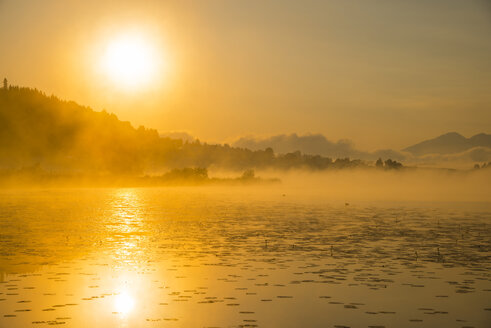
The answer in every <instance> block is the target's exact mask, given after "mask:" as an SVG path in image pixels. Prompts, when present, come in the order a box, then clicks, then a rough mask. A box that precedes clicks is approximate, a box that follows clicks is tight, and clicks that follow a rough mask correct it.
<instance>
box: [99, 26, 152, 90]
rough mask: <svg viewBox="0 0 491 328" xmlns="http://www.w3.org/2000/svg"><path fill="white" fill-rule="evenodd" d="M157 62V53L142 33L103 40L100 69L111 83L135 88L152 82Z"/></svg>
mask: <svg viewBox="0 0 491 328" xmlns="http://www.w3.org/2000/svg"><path fill="white" fill-rule="evenodd" d="M160 63H161V54H159V51H158V49H157V48H156V47H155V46H154V45H153V44H152V42H151V41H150V40H148V39H147V38H146V37H144V36H142V35H135V34H128V35H121V36H118V37H116V38H114V39H111V40H110V41H109V42H108V43H107V45H106V47H105V51H104V54H103V56H102V60H101V66H102V67H101V68H102V71H103V72H104V74H105V75H106V77H107V78H108V79H109V80H110V81H111V82H112V83H114V84H115V85H117V86H119V87H124V88H131V89H138V88H142V87H145V86H148V85H149V84H150V83H152V82H154V81H155V79H156V78H157V76H158V74H159V71H160V68H161V67H160V66H161V65H160Z"/></svg>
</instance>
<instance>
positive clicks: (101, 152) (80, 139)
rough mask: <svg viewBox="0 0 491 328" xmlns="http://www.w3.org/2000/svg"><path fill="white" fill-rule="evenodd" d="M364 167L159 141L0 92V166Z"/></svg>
mask: <svg viewBox="0 0 491 328" xmlns="http://www.w3.org/2000/svg"><path fill="white" fill-rule="evenodd" d="M360 165H364V164H363V163H362V162H361V161H358V160H349V159H337V160H335V161H333V160H331V159H330V158H327V157H322V156H315V155H303V154H301V153H300V152H294V153H289V154H285V155H280V156H278V155H275V154H274V151H273V150H272V149H271V148H268V149H265V150H257V151H251V150H249V149H244V148H234V147H230V146H228V145H208V144H202V143H200V142H199V141H196V142H192V143H188V142H183V141H182V140H180V139H171V138H161V137H159V135H158V133H157V131H156V130H152V129H146V128H144V127H139V128H138V129H135V128H134V127H133V126H132V125H131V124H130V123H129V122H123V121H120V120H119V119H118V118H117V117H116V116H115V115H114V114H109V113H107V112H105V111H102V112H97V111H94V110H92V109H91V108H89V107H84V106H80V105H78V104H76V103H74V102H70V101H63V100H60V99H58V98H57V97H54V96H46V95H45V94H44V93H42V92H40V91H38V90H33V89H29V88H20V87H14V86H10V87H8V88H6V89H5V88H3V89H0V168H1V169H2V170H15V169H23V168H24V169H25V168H39V169H42V170H45V171H46V170H48V171H50V172H97V173H106V172H108V173H125V174H128V173H131V174H141V173H148V172H152V171H161V170H165V169H169V168H180V167H203V168H207V167H210V166H216V167H221V168H228V169H237V170H243V169H250V168H268V167H271V168H282V169H289V168H296V167H304V168H310V169H326V168H330V167H338V168H341V167H353V166H360Z"/></svg>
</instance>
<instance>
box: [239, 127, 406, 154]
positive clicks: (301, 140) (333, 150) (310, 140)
mask: <svg viewBox="0 0 491 328" xmlns="http://www.w3.org/2000/svg"><path fill="white" fill-rule="evenodd" d="M233 146H235V147H242V148H249V149H252V150H259V149H265V148H268V147H271V148H272V149H273V150H274V151H275V152H276V153H280V154H285V153H291V152H294V151H297V150H299V151H301V152H302V153H304V154H312V155H322V156H327V157H331V158H344V157H349V158H356V159H363V160H376V159H377V158H379V157H382V158H392V159H395V160H403V159H405V158H406V155H404V154H403V153H401V152H398V151H395V150H392V149H385V150H378V151H375V152H366V151H361V150H358V149H356V148H355V146H354V144H353V142H352V141H351V140H348V139H341V140H338V141H336V142H334V141H330V140H328V139H327V138H326V137H325V136H324V135H322V134H307V135H303V136H299V135H297V134H296V133H292V134H280V135H276V136H271V137H268V138H263V139H260V138H255V137H253V136H247V137H242V138H240V139H238V140H237V141H235V142H234V143H233Z"/></svg>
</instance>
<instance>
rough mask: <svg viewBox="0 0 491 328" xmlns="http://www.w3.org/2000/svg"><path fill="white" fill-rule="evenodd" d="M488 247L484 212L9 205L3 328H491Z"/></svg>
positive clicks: (133, 196)
mask: <svg viewBox="0 0 491 328" xmlns="http://www.w3.org/2000/svg"><path fill="white" fill-rule="evenodd" d="M454 205H455V204H454ZM490 244H491V209H490V207H489V204H482V203H481V204H458V206H457V205H455V206H452V205H448V204H424V203H419V204H415V203H398V204H395V203H384V202H378V203H353V204H350V205H348V206H347V205H345V204H344V202H343V203H336V202H330V201H329V200H324V201H322V200H318V199H317V200H316V201H309V200H308V199H307V200H305V199H303V200H296V198H295V197H294V196H293V197H292V196H291V195H286V196H284V195H282V194H281V193H277V194H275V193H271V192H268V193H267V194H266V193H263V194H261V192H258V191H257V190H254V189H250V190H248V189H239V188H238V189H236V190H234V189H230V190H219V189H213V188H211V189H210V188H207V189H205V188H147V189H145V188H142V189H66V190H61V189H53V190H17V191H12V190H10V191H0V327H8V328H10V327H31V326H33V327H43V326H48V325H64V326H67V327H240V326H244V327H255V326H258V327H337V326H339V327H344V326H349V327H370V326H374V327H375V326H376V327H382V326H384V327H465V326H467V327H491V271H490V269H491V245H490Z"/></svg>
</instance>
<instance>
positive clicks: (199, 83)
mask: <svg viewBox="0 0 491 328" xmlns="http://www.w3.org/2000/svg"><path fill="white" fill-rule="evenodd" d="M127 31H138V32H139V33H141V35H145V37H146V40H147V41H146V42H150V43H152V47H154V48H155V49H157V50H156V52H157V54H158V55H159V57H161V58H162V59H163V61H164V62H165V67H166V68H165V70H162V71H159V77H158V78H157V79H155V80H154V81H153V84H152V86H150V87H149V86H145V87H142V86H141V87H135V88H134V90H132V91H130V92H128V90H122V89H121V88H119V87H118V86H117V85H115V84H114V83H111V82H110V81H108V80H107V79H105V78H103V77H102V73H101V71H100V66H98V63H99V62H100V58H101V56H102V52H103V49H104V47H105V45H106V44H107V43H108V42H111V40H112V39H115V38H117V37H118V35H121V34H124V33H126V32H127ZM0 76H1V77H2V78H3V76H6V77H7V78H8V79H9V80H10V81H11V82H12V83H13V84H16V85H22V86H30V87H35V88H38V89H41V90H43V91H45V92H46V93H48V94H51V93H53V94H55V95H57V96H59V97H60V98H63V99H69V100H75V101H77V102H79V103H81V104H84V105H88V106H90V107H92V108H94V109H95V110H102V109H104V108H105V109H107V110H108V111H109V112H114V113H116V114H117V115H118V116H119V117H120V118H121V119H123V120H130V121H131V122H132V123H133V124H134V125H135V126H138V125H140V124H143V125H145V126H148V127H152V128H155V129H157V130H159V131H162V132H163V131H187V132H190V133H192V134H193V135H195V136H197V137H199V138H200V139H201V140H207V141H232V140H235V139H236V138H237V137H239V136H243V135H248V134H253V135H260V136H268V135H273V134H279V133H291V132H297V133H300V134H303V133H309V132H312V133H316V132H320V133H323V134H324V135H326V136H327V137H328V138H329V139H331V140H337V139H340V138H348V139H352V140H353V141H354V142H355V145H356V146H357V147H358V148H361V149H366V150H373V149H375V148H389V147H391V148H396V149H400V148H403V147H405V146H407V145H410V144H412V143H415V142H418V141H421V140H422V139H426V138H429V137H434V136H437V135H439V134H442V133H444V132H448V131H458V132H461V133H463V134H464V135H466V136H470V135H472V134H475V133H479V132H490V131H489V127H490V126H491V4H490V1H487V0H480V1H478V0H475V1H474V0H424V1H423V0H421V1H419V0H415V1H407V0H401V1H397V0H372V1H371V0H359V1H355V0H339V1H328V0H319V1H306V0H302V1H288V0H278V1H266V0H244V1H232V0H229V1H210V0H207V1H163V0H161V1H141V0H140V1H122V0H117V1H100V0H95V1H93V0H84V1H79V0H43V1H40V0H0Z"/></svg>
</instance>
